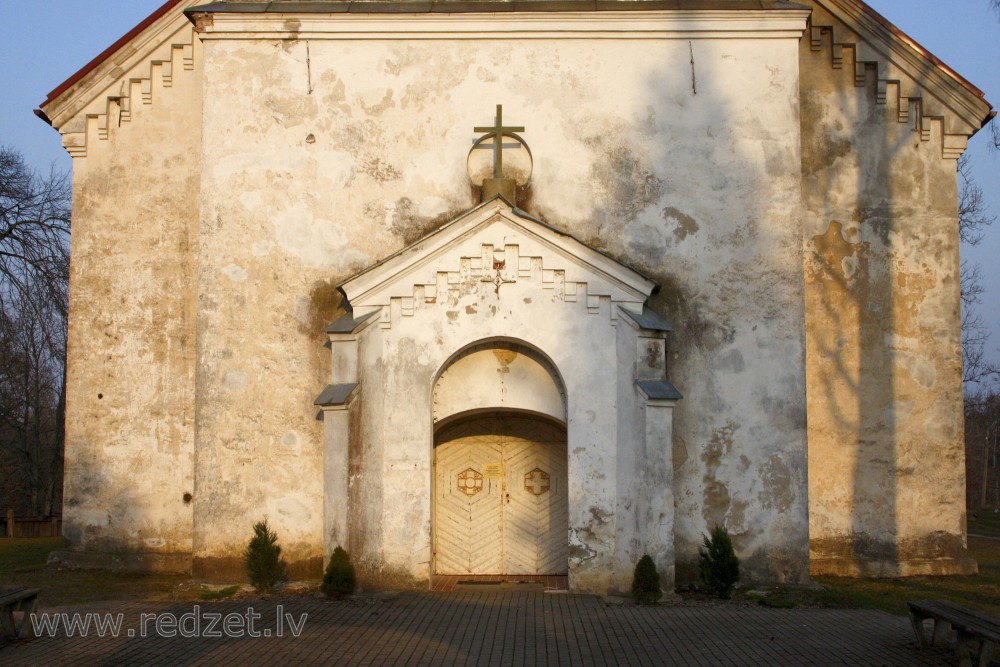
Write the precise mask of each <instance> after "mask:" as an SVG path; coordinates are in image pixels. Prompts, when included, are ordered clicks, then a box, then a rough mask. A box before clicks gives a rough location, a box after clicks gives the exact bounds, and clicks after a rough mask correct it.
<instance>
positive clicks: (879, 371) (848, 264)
mask: <svg viewBox="0 0 1000 667" xmlns="http://www.w3.org/2000/svg"><path fill="white" fill-rule="evenodd" d="M812 21H813V24H814V25H824V26H825V25H835V26H836V30H837V40H838V41H841V42H842V41H850V40H851V39H852V38H853V39H854V40H856V39H857V37H856V35H853V34H852V33H850V31H849V30H847V29H846V27H844V26H843V25H842V24H841V23H839V22H838V21H836V20H835V19H834V18H833V17H831V16H830V15H829V14H828V13H826V12H825V11H823V10H822V9H821V8H817V11H816V12H815V13H814V15H813V19H812ZM830 48H831V46H830V38H829V36H827V37H826V40H825V42H824V44H823V47H822V48H821V49H819V50H812V49H811V48H810V44H809V41H808V40H803V44H802V49H801V54H802V56H801V58H802V61H801V62H802V65H801V66H802V72H803V77H802V80H803V89H802V127H803V137H802V145H803V192H804V193H805V196H804V199H805V205H806V216H805V224H804V230H803V231H804V235H803V236H804V249H805V279H806V327H807V336H806V341H807V369H808V370H807V376H808V402H809V497H810V506H809V512H810V538H811V540H810V551H811V558H812V563H811V568H812V572H813V573H814V574H843V575H857V574H866V575H882V576H885V575H908V574H945V573H954V572H967V571H969V570H970V569H974V568H975V564H974V563H972V562H971V561H970V560H969V559H968V558H967V556H966V551H965V497H964V488H965V477H964V475H965V469H964V458H963V457H964V449H963V443H962V419H961V415H962V368H961V363H962V359H961V335H960V313H959V280H958V276H959V258H958V228H957V210H956V201H957V198H956V165H955V161H954V160H953V159H944V158H943V157H942V136H941V124H940V123H933V124H930V125H931V129H932V132H930V133H929V134H928V135H927V136H924V137H923V138H922V136H921V133H919V132H917V131H915V127H916V125H915V123H916V122H917V111H918V109H919V107H918V105H917V104H913V103H911V110H910V113H909V114H907V113H906V110H905V109H904V110H903V111H902V113H901V112H900V108H899V103H898V99H897V95H896V94H895V93H896V92H897V91H896V90H895V89H894V88H893V87H892V86H890V90H889V94H888V95H887V98H888V100H887V103H884V104H878V103H876V81H877V79H884V80H894V79H895V80H899V81H900V82H901V83H900V84H899V85H900V86H901V87H902V88H903V91H904V96H905V95H919V94H920V86H921V85H922V84H921V82H918V81H914V80H913V79H911V78H909V77H908V76H907V75H906V74H905V73H903V72H901V71H899V69H898V68H896V67H895V66H894V65H892V64H890V63H887V62H885V61H884V59H883V60H880V61H879V62H878V65H879V67H878V70H877V71H876V70H875V69H873V68H869V69H868V72H867V78H866V79H864V85H863V86H861V87H856V86H855V75H854V71H855V70H854V67H853V66H852V65H853V63H852V62H851V61H850V60H849V59H848V60H847V62H846V63H845V65H844V67H843V69H833V68H832V66H831V51H830ZM846 55H847V56H850V55H851V54H850V53H847V54H846ZM860 71H861V72H864V71H865V70H864V68H863V67H862V68H861V69H860ZM924 103H925V105H927V106H925V107H924V108H923V109H922V111H923V112H924V114H926V115H931V114H933V113H935V111H936V110H935V108H934V106H933V105H934V104H936V101H935V100H931V99H927V97H926V95H925V102H924ZM924 123H928V121H924Z"/></svg>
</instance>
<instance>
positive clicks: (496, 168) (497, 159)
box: [472, 104, 524, 178]
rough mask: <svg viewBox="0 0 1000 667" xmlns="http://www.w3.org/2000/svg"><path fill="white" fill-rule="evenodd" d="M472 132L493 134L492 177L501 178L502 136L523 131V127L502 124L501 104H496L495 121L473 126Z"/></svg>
mask: <svg viewBox="0 0 1000 667" xmlns="http://www.w3.org/2000/svg"><path fill="white" fill-rule="evenodd" d="M472 129H473V131H474V132H486V133H488V134H491V135H493V178H503V138H504V136H510V135H511V134H512V133H513V132H524V127H521V126H514V125H511V126H508V127H504V124H503V105H502V104H498V105H497V118H496V123H495V124H494V125H493V126H492V127H474V128H472Z"/></svg>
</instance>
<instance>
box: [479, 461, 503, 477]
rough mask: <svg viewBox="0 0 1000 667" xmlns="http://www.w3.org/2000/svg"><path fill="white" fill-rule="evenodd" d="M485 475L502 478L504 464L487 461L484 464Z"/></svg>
mask: <svg viewBox="0 0 1000 667" xmlns="http://www.w3.org/2000/svg"><path fill="white" fill-rule="evenodd" d="M483 477H486V478H487V479H500V478H501V477H503V464H502V463H487V464H486V465H484V466H483Z"/></svg>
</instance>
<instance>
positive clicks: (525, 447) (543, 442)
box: [434, 412, 569, 574]
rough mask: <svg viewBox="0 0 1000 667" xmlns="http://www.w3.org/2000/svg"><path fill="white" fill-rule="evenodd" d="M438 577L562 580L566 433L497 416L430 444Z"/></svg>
mask: <svg viewBox="0 0 1000 667" xmlns="http://www.w3.org/2000/svg"><path fill="white" fill-rule="evenodd" d="M434 490H435V494H434V565H435V573H436V574H566V563H567V560H566V559H567V548H568V545H567V534H568V509H569V503H568V489H567V470H566V427H565V426H564V425H562V424H558V423H556V422H555V421H554V420H551V419H547V418H544V417H539V416H528V415H521V414H517V413H504V412H498V413H493V414H481V415H475V416H472V417H468V418H465V419H459V420H456V421H452V422H450V423H448V424H447V425H445V426H443V427H442V428H440V429H438V431H437V433H436V434H435V438H434Z"/></svg>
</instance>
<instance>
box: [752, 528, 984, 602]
mask: <svg viewBox="0 0 1000 667" xmlns="http://www.w3.org/2000/svg"><path fill="white" fill-rule="evenodd" d="M969 532H970V533H973V534H974V535H982V536H984V537H970V538H969V555H971V556H972V557H973V558H974V559H975V560H976V562H977V563H979V574H976V575H973V576H968V577H906V578H903V577H900V578H896V579H853V578H849V577H814V578H813V579H814V581H816V582H817V583H819V584H820V585H822V587H823V590H819V591H813V590H800V589H792V590H778V591H774V592H771V593H770V594H769V595H768V596H767V597H765V598H763V599H762V600H761V603H762V604H765V605H768V606H775V607H790V606H796V605H799V604H811V605H820V606H824V607H838V608H851V609H883V610H885V611H888V612H890V613H892V614H897V615H906V614H907V613H908V611H907V607H906V602H907V601H908V600H921V599H938V600H951V601H953V602H956V603H958V604H960V605H963V606H965V607H969V608H971V609H978V610H979V611H982V612H984V613H987V614H989V615H991V616H993V617H995V618H1000V514H994V513H992V512H981V513H979V514H978V515H970V517H969Z"/></svg>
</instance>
